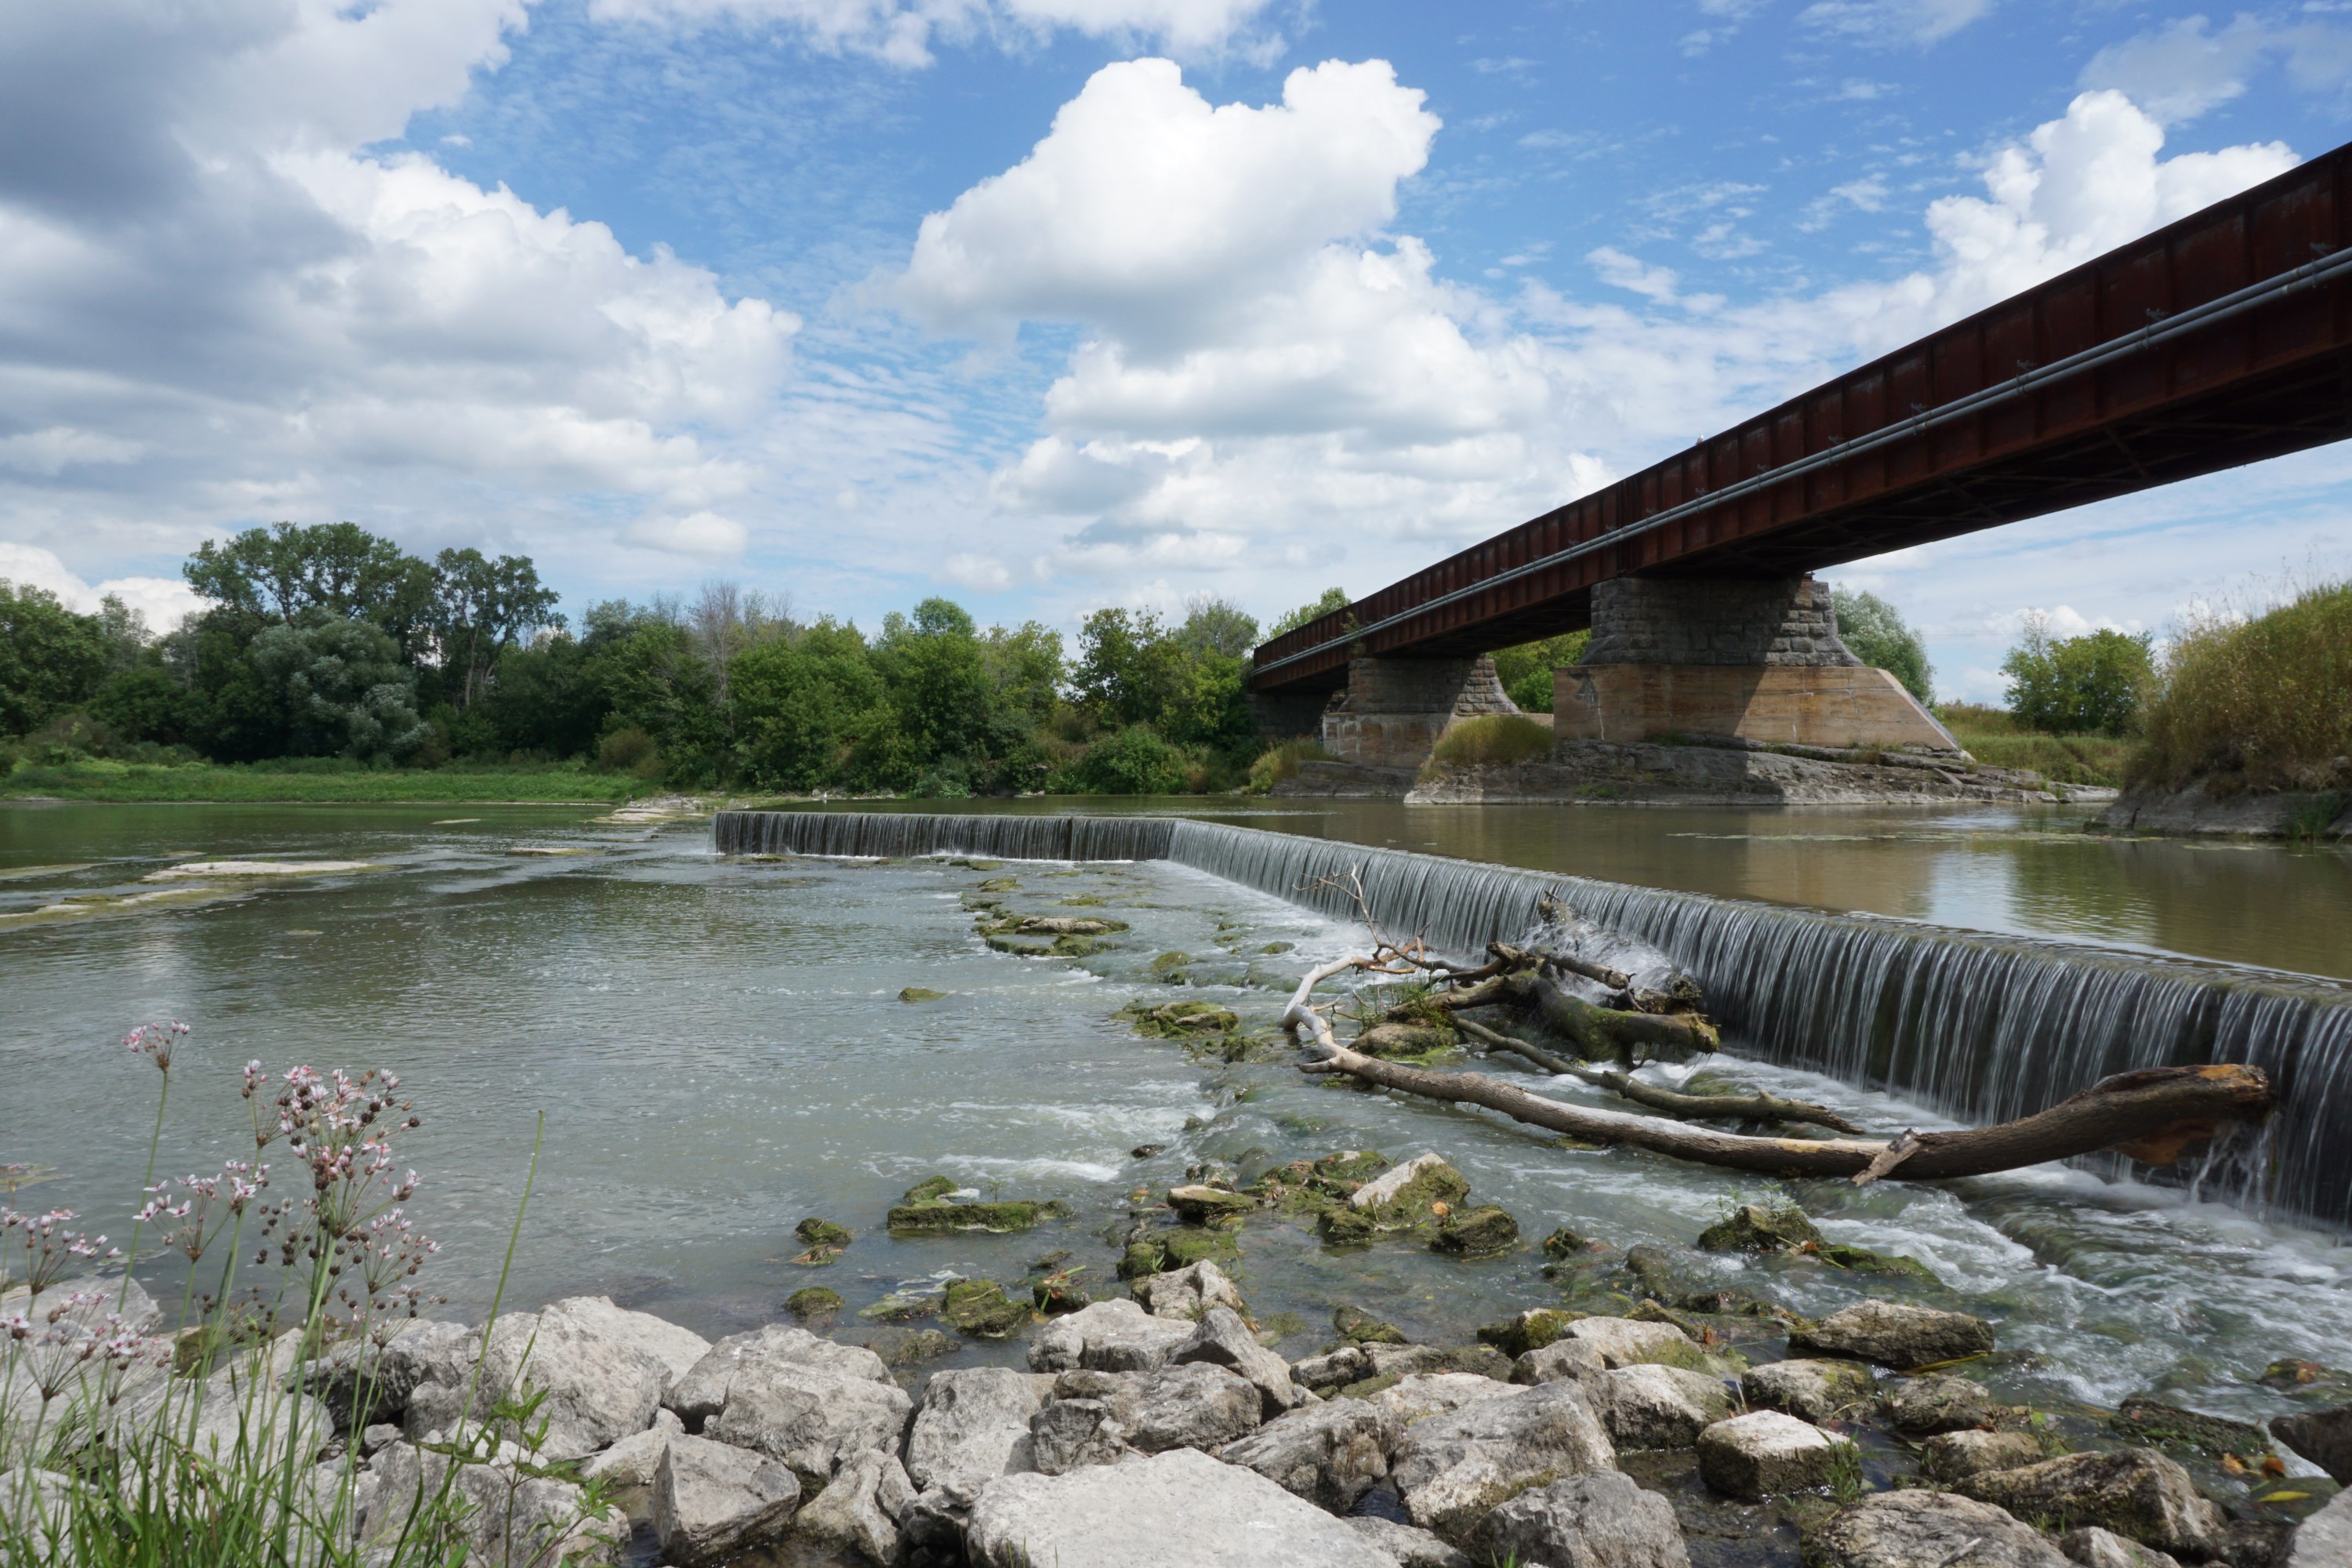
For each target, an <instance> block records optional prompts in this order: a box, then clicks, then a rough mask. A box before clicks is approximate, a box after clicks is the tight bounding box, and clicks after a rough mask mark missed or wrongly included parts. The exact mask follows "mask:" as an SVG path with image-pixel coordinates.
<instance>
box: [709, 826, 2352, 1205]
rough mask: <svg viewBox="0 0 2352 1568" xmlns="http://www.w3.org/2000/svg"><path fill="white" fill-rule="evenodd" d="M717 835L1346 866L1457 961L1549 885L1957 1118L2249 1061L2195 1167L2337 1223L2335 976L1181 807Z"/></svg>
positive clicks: (1843, 1058) (1292, 886) (734, 842)
mask: <svg viewBox="0 0 2352 1568" xmlns="http://www.w3.org/2000/svg"><path fill="white" fill-rule="evenodd" d="M715 832H716V836H717V842H718V847H719V851H720V852H721V853H722V854H761V853H766V854H777V853H790V854H797V855H835V856H887V857H898V856H910V855H933V854H961V855H981V856H989V857H993V858H1003V859H1037V860H1160V859H1165V860H1173V861H1175V862H1177V863H1178V864H1180V865H1184V866H1189V867H1192V868H1194V869H1195V870H1200V871H1204V872H1207V873H1209V874H1210V875H1212V876H1215V877H1220V878H1223V879H1226V880H1228V881H1232V882H1236V883H1239V884H1241V885H1242V886H1244V887H1247V888H1251V889H1255V890H1257V891H1259V892H1262V893H1270V894H1272V895H1274V896H1275V897H1277V898H1281V899H1286V900H1289V901H1291V902H1293V903H1297V904H1301V905H1304V906H1306V907H1307V908H1310V909H1313V910H1318V912H1320V913H1323V914H1326V915H1330V916H1333V917H1336V918H1339V919H1349V918H1352V917H1353V915H1354V913H1355V909H1354V905H1353V903H1352V901H1351V899H1350V896H1349V895H1348V894H1346V893H1344V892H1342V891H1340V890H1339V889H1337V888H1335V887H1332V886H1329V885H1328V883H1327V879H1330V878H1334V877H1339V876H1345V875H1347V874H1348V873H1349V872H1351V871H1352V872H1354V873H1356V874H1357V875H1358V876H1360V878H1361V879H1362V883H1363V889H1364V894H1365V897H1366V900H1367V901H1368V902H1369V904H1370V908H1371V911H1372V915H1373V917H1374V918H1375V919H1376V920H1378V921H1381V924H1382V925H1383V926H1385V927H1387V928H1388V929H1389V930H1391V931H1397V932H1417V933H1420V934H1422V935H1423V936H1425V937H1426V938H1427V939H1428V940H1429V941H1430V942H1432V943H1433V945H1435V946H1437V947H1439V948H1440V949H1443V950H1446V951H1450V952H1456V953H1460V954H1465V955H1467V954H1473V953H1476V952H1480V951H1481V950H1482V949H1483V948H1484V947H1485V946H1486V943H1487V942H1491V941H1494V940H1496V938H1503V939H1506V940H1510V939H1516V938H1518V937H1520V936H1522V935H1524V934H1525V933H1526V932H1527V931H1529V930H1530V929H1531V928H1533V927H1534V926H1536V925H1537V924H1538V923H1539V917H1538V915H1537V912H1536V905H1537V903H1538V900H1541V899H1542V898H1543V897H1544V896H1545V895H1547V894H1549V895H1551V896H1553V897H1556V898H1559V899H1560V900H1564V901H1566V902H1567V903H1569V904H1570V905H1571V906H1572V907H1573V908H1574V909H1576V910H1577V911H1578V912H1579V913H1580V914H1582V915H1583V916H1585V917H1586V918H1587V919H1589V920H1591V921H1595V922H1597V923H1599V924H1601V925H1603V926H1608V927H1612V928H1613V929H1615V930H1617V931H1622V933H1624V934H1625V935H1626V936H1629V937H1632V938H1634V939H1637V940H1639V941H1642V942H1647V943H1649V944H1650V945H1652V946H1654V947H1656V948H1658V949H1660V950H1662V951H1663V952H1666V953H1667V954H1669V955H1670V956H1671V957H1672V958H1673V959H1674V960H1675V962H1676V963H1679V964H1681V965H1682V966H1683V967H1684V968H1685V969H1687V970H1688V971H1689V972H1690V973H1692V974H1693V975H1695V976H1696V978H1697V979H1698V981H1699V984H1701V985H1702V986H1703V987H1705V990H1706V1005H1707V1011H1708V1013H1709V1015H1710V1016H1712V1017H1714V1018H1715V1019H1716V1021H1717V1022H1718V1023H1719V1024H1721V1025H1723V1026H1725V1028H1726V1030H1727V1032H1728V1033H1729V1034H1730V1035H1731V1036H1732V1037H1733V1038H1734V1041H1735V1043H1736V1044H1737V1045H1738V1047H1739V1048H1740V1049H1742V1050H1743V1051H1745V1052H1748V1053H1750V1054H1753V1055H1755V1056H1758V1057H1760V1058H1764V1059H1766V1060H1768V1061H1775V1062H1784V1063H1789V1064H1791V1065H1794V1066H1799V1067H1805V1068H1813V1069H1815V1070H1818V1071H1821V1072H1824V1073H1827V1074H1830V1075H1832V1076H1833V1077H1835V1078H1837V1079H1841V1080H1843V1081H1845V1082H1848V1083H1853V1084H1861V1085H1866V1086H1869V1087H1873V1088H1877V1089H1885V1090H1888V1091H1890V1092H1892V1093H1895V1094H1898V1095H1901V1096H1903V1097H1905V1098H1906V1099H1911V1100H1918V1101H1921V1102H1923V1103H1926V1104H1928V1105H1932V1106H1935V1107H1937V1109H1939V1110H1943V1111H1945V1112H1947V1113H1948V1114H1950V1115H1952V1116H1955V1117H1958V1118H1962V1119H1965V1120H1967V1121H1978V1122H1990V1121H2005V1120H2007V1119H2009V1118H2011V1117H2015V1116H2021V1115H2024V1114H2026V1113H2027V1112H2029V1111H2032V1110H2039V1109H2041V1108H2042V1107H2043V1106H2045V1105H2048V1104H2050V1103H2052V1102H2053V1101H2054V1100H2060V1099H2063V1097H2065V1096H2066V1095H2069V1094H2072V1093H2074V1091H2075V1090H2077V1089H2084V1088H2087V1087H2088V1086H2089V1085H2091V1084H2092V1083H2095V1082H2096V1081H2097V1080H2098V1079H2101V1078H2104V1077H2105V1076H2107V1075H2108V1074H2110V1073H2116V1072H2123V1071H2126V1070H2128V1069H2131V1068H2144V1067H2160V1066H2166V1065H2170V1064H2181V1063H2195V1062H2209V1061H2239V1062H2249V1063H2252V1064H2253V1065H2254V1066H2257V1067H2260V1068H2263V1069H2264V1070H2265V1071H2267V1072H2269V1073H2270V1075H2271V1078H2272V1081H2273V1083H2274V1084H2275V1085H2276V1087H2277V1089H2278V1091H2279V1105H2280V1109H2279V1110H2278V1111H2277V1113H2276V1114H2275V1115H2274V1116H2273V1118H2272V1121H2271V1124H2270V1126H2269V1127H2268V1128H2266V1129H2265V1130H2264V1131H2263V1135H2262V1138H2261V1141H2260V1143H2259V1145H2258V1146H2257V1149H2256V1151H2255V1153H2256V1155H2257V1156H2258V1157H2257V1158H2254V1159H2242V1160H2237V1161H2234V1162H2232V1163H2231V1164H2230V1166H2229V1167H2228V1168H2227V1169H2226V1170H2225V1171H2222V1172H2221V1173H2217V1174H2216V1175H2215V1176H2213V1177H2212V1178H2211V1179H2210V1181H2211V1182H2218V1183H2220V1184H2224V1185H2226V1186H2227V1187H2228V1189H2229V1190H2230V1192H2231V1195H2232V1196H2234V1197H2237V1198H2239V1199H2240V1200H2242V1201H2245V1202H2249V1203H2251V1204H2252V1205H2257V1206H2271V1205H2275V1206H2276V1207H2278V1208H2281V1209H2284V1210H2289V1211H2292V1212H2294V1213H2297V1214H2300V1215H2305V1216H2307V1217H2309V1218H2312V1219H2315V1220H2319V1221H2321V1222H2323V1223H2326V1224H2331V1225H2335V1226H2352V1156H2347V1151H2352V987H2347V986H2345V985H2341V984H2335V983H2333V982H2330V981H2326V980H2321V979H2316V978H2305V977H2302V976H2295V975H2287V974H2275V973H2263V972H2260V971H2252V970H2244V969H2237V968H2232V967H2230V966H2228V965H2223V964H2215V963H2200V962H2196V961H2192V960H2188V959H2179V958H2165V957H2156V956H2152V955H2147V954H2140V953H2132V952H2117V951H2115V950H2112V949H2107V948H2099V947H2092V946H2088V945H2085V944H2080V943H2071V942H2052V941H2046V940H2040V939H2033V938H2027V937H2015V936H2001V935H1997V934H1992V933H1988V932H1983V931H1959V930H1954V929H1951V928H1948V927H1941V926H1930V925H1923V924H1919V923H1916V922H1914V921H1899V920H1890V919H1886V918H1885V917H1881V916H1875V915H1854V914H1830V913H1826V912H1823V911H1821V910H1801V909H1786V908H1781V907H1780V906H1777V905H1771V904H1759V903H1751V902H1748V901H1745V900H1736V899H1719V898H1712V897H1709V896H1706V895H1705V894H1699V893H1679V892H1670V891H1665V890H1663V889H1654V888H1635V887H1628V886H1625V885H1623V884H1622V883H1615V882H1601V881H1595V880H1591V879H1587V878H1581V877H1572V876H1564V875H1559V874H1556V873H1550V872H1542V871H1528V870H1521V869H1517V868H1511V867H1503V866H1488V865H1480V864H1476V863H1474V862H1470V861H1464V860H1453V859H1447V858H1444V857H1441V856H1435V855H1419V854H1414V853H1412V852H1410V851H1407V850H1401V849H1379V848H1372V847H1366V846H1363V845H1358V844H1346V843H1339V842H1335V841H1332V840H1329V839H1321V838H1306V837H1297V836H1295V835H1291V834H1284V833H1268V832H1265V831H1261V830H1258V829H1255V828H1246V827H1231V826H1223V825H1222V824H1217V823H1208V822H1195V821H1191V820H1188V819H1184V818H1171V817H1151V816H1133V817H1115V816H913V815H900V814H897V813H879V812H877V813H857V812H721V813H720V814H719V818H718V822H717V825H716V828H715ZM2209 1184H2210V1183H2209Z"/></svg>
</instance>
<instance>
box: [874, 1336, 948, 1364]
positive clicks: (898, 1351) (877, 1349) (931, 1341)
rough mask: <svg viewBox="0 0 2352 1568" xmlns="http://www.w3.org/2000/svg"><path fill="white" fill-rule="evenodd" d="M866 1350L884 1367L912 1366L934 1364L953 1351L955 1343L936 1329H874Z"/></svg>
mask: <svg viewBox="0 0 2352 1568" xmlns="http://www.w3.org/2000/svg"><path fill="white" fill-rule="evenodd" d="M955 1348H956V1342H955V1341H954V1340H952V1339H950V1338H949V1337H948V1336H947V1335H946V1334H943V1333H941V1332H940V1331H939V1330H937V1329H896V1328H893V1329H877V1330H875V1331H873V1332H872V1333H870V1334H868V1335H866V1349H867V1350H869V1351H872V1352H874V1353H875V1354H876V1355H877V1356H879V1357H880V1358H881V1360H882V1364H883V1365H885V1366H892V1367H900V1366H915V1365H919V1363H923V1362H927V1361H937V1360H939V1358H940V1357H941V1356H943V1355H947V1354H949V1353H950V1352H953V1351H954V1349H955Z"/></svg>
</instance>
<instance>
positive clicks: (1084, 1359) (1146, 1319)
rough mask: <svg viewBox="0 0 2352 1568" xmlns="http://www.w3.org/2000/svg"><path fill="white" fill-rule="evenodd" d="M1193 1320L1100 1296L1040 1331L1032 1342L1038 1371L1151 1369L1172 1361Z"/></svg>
mask: <svg viewBox="0 0 2352 1568" xmlns="http://www.w3.org/2000/svg"><path fill="white" fill-rule="evenodd" d="M1191 1338H1192V1324H1191V1323H1189V1322H1184V1321H1181V1320H1174V1319H1169V1318H1159V1317H1154V1316H1153V1315H1152V1314H1150V1312H1147V1311H1145V1310H1143V1309H1142V1308H1141V1307H1140V1306H1139V1305H1138V1304H1136V1303H1135V1302H1133V1301H1097V1302H1096V1303H1095V1304H1094V1305H1092V1306H1090V1307H1086V1308H1082V1309H1080V1310H1077V1311H1075V1312H1072V1313H1071V1314H1070V1315H1069V1316H1067V1317H1065V1318H1055V1320H1054V1321H1052V1322H1050V1323H1047V1324H1046V1325H1045V1328H1044V1329H1042V1330H1041V1331H1039V1332H1038V1335H1037V1338H1036V1340H1035V1341H1034V1342H1033V1343H1032V1344H1031V1345H1030V1347H1029V1365H1030V1368H1031V1370H1033V1371H1035V1372H1069V1371H1074V1370H1076V1369H1078V1368H1084V1369H1086V1370H1087V1371H1089V1372H1146V1371H1149V1370H1150V1369H1151V1368H1153V1367H1157V1366H1163V1365H1165V1364H1167V1361H1168V1358H1169V1356H1170V1355H1171V1354H1172V1353H1174V1352H1175V1349H1176V1347H1177V1346H1178V1345H1181V1344H1182V1343H1183V1342H1185V1341H1187V1340H1189V1339H1191Z"/></svg>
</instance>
